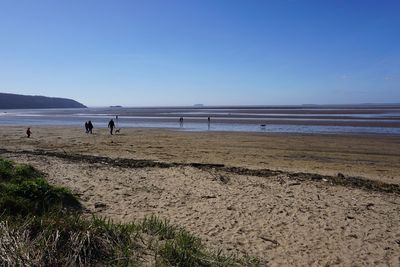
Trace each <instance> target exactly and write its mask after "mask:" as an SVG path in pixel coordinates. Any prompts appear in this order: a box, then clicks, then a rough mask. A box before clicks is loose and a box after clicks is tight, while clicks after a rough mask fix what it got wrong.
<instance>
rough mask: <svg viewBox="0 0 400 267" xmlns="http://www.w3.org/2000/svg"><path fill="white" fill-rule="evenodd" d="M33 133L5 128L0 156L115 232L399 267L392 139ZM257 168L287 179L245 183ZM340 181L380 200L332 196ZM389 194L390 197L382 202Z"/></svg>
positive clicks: (341, 189)
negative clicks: (182, 233) (171, 228)
mask: <svg viewBox="0 0 400 267" xmlns="http://www.w3.org/2000/svg"><path fill="white" fill-rule="evenodd" d="M32 131H33V137H32V138H30V139H28V138H25V137H23V134H24V129H23V128H18V127H2V128H0V149H1V151H0V152H1V156H2V157H6V158H10V159H13V160H16V161H18V162H26V163H30V164H32V165H34V166H36V167H37V168H39V169H41V170H43V171H45V172H46V173H48V174H49V176H48V179H49V180H50V181H51V182H52V183H55V184H61V185H65V186H67V187H69V188H71V189H72V190H73V191H74V192H76V193H77V194H79V196H80V197H81V199H82V202H83V204H84V205H85V207H86V208H87V211H88V212H90V213H96V214H100V215H105V216H108V217H111V218H112V219H114V220H118V221H130V220H134V219H137V218H142V217H144V216H149V215H151V214H157V215H159V216H161V217H163V218H167V219H170V220H171V221H172V222H173V223H176V224H179V225H181V226H183V227H185V228H187V229H188V230H190V231H192V232H194V233H196V234H198V235H199V236H201V237H202V238H203V240H205V241H206V243H207V244H208V245H210V246H212V247H215V248H221V249H223V250H224V251H225V252H231V253H239V254H241V255H243V254H249V255H252V256H257V257H259V258H260V259H261V260H262V261H263V264H265V265H270V266H282V265H289V266H320V265H338V266H400V216H399V215H400V194H399V192H400V191H399V190H398V189H399V186H398V185H399V184H400V176H399V170H400V140H399V138H398V137H382V136H380V137H377V136H322V135H318V136H317V135H268V134H249V133H187V132H174V131H167V130H143V129H142V130H139V129H130V130H125V129H123V131H122V133H121V134H119V135H116V136H109V135H107V131H106V129H96V134H95V135H86V134H85V133H83V132H82V130H81V129H73V128H55V127H54V128H33V129H32ZM79 155H81V156H79ZM84 155H92V156H84ZM110 158H111V159H110ZM117 158H126V159H136V160H138V159H144V160H143V161H118V160H112V159H117ZM151 160H156V161H158V162H161V163H159V164H157V163H155V162H154V161H151ZM171 162H174V163H176V164H166V163H171ZM192 163H208V164H224V165H225V166H227V167H220V166H218V165H216V166H212V165H199V164H192ZM233 167H242V169H239V168H233ZM262 168H269V169H273V170H282V172H269V171H260V172H259V174H258V173H257V172H251V171H249V169H252V170H255V169H262ZM243 170H246V171H243ZM293 172H306V173H318V174H322V175H331V176H332V179H331V177H330V176H315V175H312V174H303V175H294V174H293ZM339 172H340V173H343V174H344V176H345V177H342V178H341V179H342V180H344V181H346V179H350V178H347V176H362V177H366V178H368V179H371V180H373V181H376V182H372V183H374V184H376V188H372V189H368V188H365V187H363V186H362V185H363V183H360V184H353V185H352V186H347V187H345V186H341V185H337V184H335V182H334V181H335V180H334V177H337V173H339ZM313 177H314V178H313ZM315 177H317V178H318V179H316V178H315ZM388 184H394V185H393V187H392V188H394V190H391V193H390V192H383V191H384V190H380V188H384V187H385V186H387V185H388ZM102 204H104V205H102Z"/></svg>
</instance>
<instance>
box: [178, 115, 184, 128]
mask: <svg viewBox="0 0 400 267" xmlns="http://www.w3.org/2000/svg"><path fill="white" fill-rule="evenodd" d="M179 126H180V127H181V128H182V127H183V117H180V118H179Z"/></svg>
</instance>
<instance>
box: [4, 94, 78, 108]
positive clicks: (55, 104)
mask: <svg viewBox="0 0 400 267" xmlns="http://www.w3.org/2000/svg"><path fill="white" fill-rule="evenodd" d="M23 108H24V109H25V108H86V106H85V105H83V104H81V103H79V102H77V101H75V100H72V99H68V98H59V97H46V96H32V95H17V94H8V93H0V109H23Z"/></svg>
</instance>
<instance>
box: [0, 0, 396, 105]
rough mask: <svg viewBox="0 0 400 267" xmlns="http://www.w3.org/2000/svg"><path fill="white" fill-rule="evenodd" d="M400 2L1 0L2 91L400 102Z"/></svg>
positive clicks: (181, 101) (84, 96)
mask: <svg viewBox="0 0 400 267" xmlns="http://www.w3.org/2000/svg"><path fill="white" fill-rule="evenodd" d="M399 14H400V1H384V0H381V1H379V0H376V1H368V0H363V1H350V0H343V1H339V0H338V1H333V0H332V1H330V0H329V1H328V0H327V1H300V0H299V1H295V0H292V1H290V0H288V1H285V0H280V1H268V0H264V1H252V0H250V1H247V0H243V1H237V0H227V1H223V0H210V1H209V0H198V1H195V0H185V1H172V0H171V1H167V0H160V1H152V0H142V1H134V0H131V1H119V0H113V1H112V0H75V1H74V0H65V1H61V0H60V1H53V0H48V1H41V0H35V1H33V0H26V1H19V0H0V92H9V93H20V94H33V95H47V96H59V97H68V98H73V99H76V100H78V101H80V102H82V103H84V104H86V105H89V106H109V105H124V106H159V105H163V106H164V105H167V106H168V105H193V104H196V103H202V104H206V105H277V104H311V103H313V104H333V103H338V104H342V103H367V102H375V103H377V102H379V103H382V102H389V103H390V102H392V103H393V102H400V86H399V85H400V15H399Z"/></svg>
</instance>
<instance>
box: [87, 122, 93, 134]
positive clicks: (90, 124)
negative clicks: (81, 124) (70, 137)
mask: <svg viewBox="0 0 400 267" xmlns="http://www.w3.org/2000/svg"><path fill="white" fill-rule="evenodd" d="M88 130H89V133H90V134H92V133H93V124H92V121H89V122H88Z"/></svg>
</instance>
